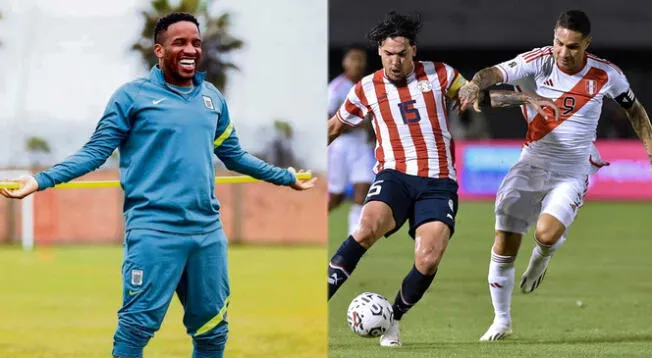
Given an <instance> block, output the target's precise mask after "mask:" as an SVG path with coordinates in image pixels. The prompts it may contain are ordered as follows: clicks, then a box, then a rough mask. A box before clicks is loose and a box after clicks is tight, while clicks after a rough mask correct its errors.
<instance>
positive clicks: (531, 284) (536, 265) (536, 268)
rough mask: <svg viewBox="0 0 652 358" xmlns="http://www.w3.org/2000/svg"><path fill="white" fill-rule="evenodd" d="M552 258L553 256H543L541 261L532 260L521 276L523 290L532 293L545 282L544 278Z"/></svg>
mask: <svg viewBox="0 0 652 358" xmlns="http://www.w3.org/2000/svg"><path fill="white" fill-rule="evenodd" d="M550 259H552V256H546V257H543V258H542V260H540V261H539V262H533V261H530V264H529V265H528V266H527V269H525V272H524V273H523V276H521V292H523V293H531V292H532V291H534V290H536V289H537V287H539V285H540V284H541V282H543V278H544V277H546V271H547V270H548V264H549V263H550Z"/></svg>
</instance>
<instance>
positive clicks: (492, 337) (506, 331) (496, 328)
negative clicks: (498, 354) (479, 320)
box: [480, 322, 512, 342]
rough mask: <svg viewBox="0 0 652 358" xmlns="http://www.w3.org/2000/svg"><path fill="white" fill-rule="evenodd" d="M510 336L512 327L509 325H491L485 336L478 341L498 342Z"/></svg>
mask: <svg viewBox="0 0 652 358" xmlns="http://www.w3.org/2000/svg"><path fill="white" fill-rule="evenodd" d="M510 334H512V325H511V324H510V323H507V324H504V323H496V322H494V323H492V324H491V326H489V329H488V330H487V332H485V334H483V335H482V337H480V341H483V342H488V341H498V340H501V339H503V338H505V337H507V336H509V335H510Z"/></svg>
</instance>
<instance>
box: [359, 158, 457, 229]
mask: <svg viewBox="0 0 652 358" xmlns="http://www.w3.org/2000/svg"><path fill="white" fill-rule="evenodd" d="M370 201H382V202H383V203H385V204H387V205H389V207H390V208H391V209H392V214H393V216H394V220H395V221H396V227H395V228H394V229H393V230H392V231H390V232H388V233H387V234H386V235H385V236H386V237H387V236H390V235H392V234H393V233H394V232H396V231H397V230H398V229H400V228H401V226H403V224H404V223H405V221H406V220H409V222H410V231H409V233H410V236H411V237H412V238H414V235H415V232H416V230H417V228H418V227H419V226H421V225H423V224H425V223H427V222H431V221H441V222H443V223H445V224H446V225H448V227H449V228H450V230H451V237H453V233H454V232H455V215H456V214H457V204H458V200H457V182H455V181H454V180H452V179H436V178H423V177H419V176H414V175H408V174H403V173H401V172H398V171H396V170H392V169H385V170H382V171H381V172H379V173H378V174H376V179H375V180H374V183H373V185H372V186H371V188H370V189H369V192H368V193H367V198H366V199H365V203H368V202H370Z"/></svg>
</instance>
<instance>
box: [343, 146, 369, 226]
mask: <svg viewBox="0 0 652 358" xmlns="http://www.w3.org/2000/svg"><path fill="white" fill-rule="evenodd" d="M361 134H365V133H361ZM355 141H356V142H355V143H354V145H352V146H353V147H355V150H350V152H349V154H348V158H347V159H348V161H347V169H348V171H349V174H350V175H349V176H350V181H351V182H352V183H353V204H352V205H351V208H350V209H349V234H352V233H353V232H354V231H355V230H356V229H357V227H358V223H359V222H360V214H361V213H362V205H363V204H364V201H365V197H366V196H367V192H369V187H370V186H371V183H372V182H373V180H374V174H373V166H374V163H375V158H374V155H373V151H372V148H371V146H370V145H369V143H368V142H367V138H366V136H363V135H359V136H357V137H356V138H355ZM352 149H353V148H352Z"/></svg>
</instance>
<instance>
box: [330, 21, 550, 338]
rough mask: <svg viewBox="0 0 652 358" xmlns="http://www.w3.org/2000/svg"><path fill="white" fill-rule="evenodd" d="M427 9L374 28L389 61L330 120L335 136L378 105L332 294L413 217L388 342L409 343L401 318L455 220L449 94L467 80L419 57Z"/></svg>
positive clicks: (520, 99) (505, 95)
mask: <svg viewBox="0 0 652 358" xmlns="http://www.w3.org/2000/svg"><path fill="white" fill-rule="evenodd" d="M420 27H421V19H420V17H418V16H417V17H409V16H403V15H400V14H397V13H395V12H390V13H389V14H388V15H387V16H386V18H385V19H384V21H382V22H381V23H380V24H378V25H377V26H376V27H375V28H374V29H373V30H372V31H371V32H370V33H369V35H368V37H369V39H370V40H371V41H373V42H374V43H375V44H376V45H377V46H378V54H379V55H380V57H381V60H382V63H383V68H382V69H380V70H378V71H376V72H375V73H373V74H371V75H368V76H366V77H364V78H363V79H362V80H361V81H359V82H358V83H356V84H355V86H354V87H353V88H352V89H351V91H350V92H349V94H348V96H347V99H346V100H345V102H344V103H343V104H342V106H341V107H340V109H339V110H338V111H337V113H336V115H335V116H333V117H332V118H331V119H330V120H329V121H328V135H329V143H330V142H332V140H333V139H334V138H336V137H337V136H338V135H339V134H340V133H342V131H343V130H344V128H346V127H347V126H357V125H360V124H361V123H362V122H363V120H364V118H365V117H366V115H367V114H368V113H373V127H374V131H375V133H376V142H377V143H376V149H375V155H376V159H377V163H376V166H375V168H374V171H375V172H376V178H375V181H374V183H373V185H372V186H371V188H370V189H369V192H368V193H367V197H366V200H365V204H364V206H363V209H362V217H361V220H360V225H359V227H358V228H357V229H356V230H355V231H354V232H353V234H352V235H350V236H349V237H348V238H347V239H346V240H345V241H344V242H343V243H342V245H341V246H340V247H339V249H338V250H337V252H336V253H335V254H334V255H333V257H332V258H331V260H330V262H329V265H328V297H329V299H330V297H332V295H333V294H335V292H336V291H337V289H338V288H339V287H340V286H341V285H342V284H343V283H344V281H346V280H347V278H348V277H349V276H350V275H351V274H352V272H353V270H354V269H355V267H356V265H357V263H358V261H359V260H360V258H361V257H362V255H364V253H365V252H366V251H367V249H368V248H369V247H371V245H373V244H374V243H375V242H376V241H377V240H378V239H380V238H381V237H382V236H390V235H391V234H392V233H394V232H396V231H397V230H398V229H400V227H401V226H402V225H403V224H404V223H405V222H406V221H409V225H410V230H409V233H410V236H412V238H414V241H415V244H414V247H415V249H414V265H413V266H412V269H411V270H410V272H409V273H408V274H407V276H406V277H405V279H404V280H403V282H402V284H401V288H400V289H399V291H398V292H397V294H396V298H395V300H394V305H393V311H394V319H395V321H394V324H393V325H392V326H391V328H390V329H389V330H388V331H387V332H385V334H384V335H383V336H382V337H381V339H380V344H381V345H382V346H389V347H395V346H399V345H400V344H401V342H400V337H399V323H398V322H399V321H400V320H401V318H402V316H403V315H404V314H405V313H406V312H407V311H408V310H409V309H410V308H411V307H413V306H414V305H415V304H416V303H417V302H418V301H419V300H420V299H421V297H422V296H423V294H424V293H425V291H426V290H427V289H428V287H429V286H430V284H431V283H432V281H433V279H434V277H435V274H436V272H437V268H438V265H439V262H440V260H441V257H442V255H443V253H444V251H445V249H446V246H447V245H448V240H449V238H450V237H451V236H452V235H453V232H454V228H455V214H456V213H457V182H456V173H455V166H454V161H453V150H452V144H451V143H452V138H451V135H450V131H449V130H448V121H447V113H446V98H448V99H453V100H454V99H456V98H457V93H458V90H459V89H460V88H461V86H462V85H463V84H464V83H465V82H466V80H465V79H464V78H463V77H462V76H461V75H460V74H459V73H458V72H457V71H456V70H455V69H454V68H452V67H451V66H449V65H447V64H445V63H441V62H429V61H415V60H414V56H415V55H416V43H415V41H416V34H417V32H418V30H419V28H420ZM488 101H489V102H490V103H491V105H492V106H505V105H508V104H511V105H520V104H524V103H531V104H533V105H535V106H537V107H538V109H539V111H540V112H541V113H542V114H544V115H545V113H544V111H543V109H541V108H540V107H541V105H549V106H551V107H555V105H554V103H552V102H551V101H549V100H545V99H542V98H540V97H539V96H534V95H531V94H524V93H516V92H511V91H496V92H493V91H492V93H490V94H489V96H488Z"/></svg>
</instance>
